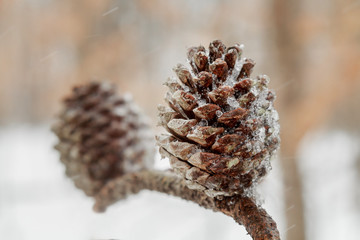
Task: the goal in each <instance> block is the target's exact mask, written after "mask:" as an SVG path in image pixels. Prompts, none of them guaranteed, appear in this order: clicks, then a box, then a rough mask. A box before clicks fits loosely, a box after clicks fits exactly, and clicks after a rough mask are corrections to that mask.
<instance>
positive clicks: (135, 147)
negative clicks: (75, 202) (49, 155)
mask: <svg viewBox="0 0 360 240" xmlns="http://www.w3.org/2000/svg"><path fill="white" fill-rule="evenodd" d="M64 105H65V109H64V111H63V112H62V113H61V114H60V116H59V120H58V122H57V123H56V124H55V125H54V126H53V131H54V132H55V134H56V135H57V136H58V138H59V140H60V141H59V143H58V144H57V145H56V146H55V148H56V149H57V150H58V151H59V152H60V154H61V161H62V162H63V163H64V164H65V167H66V174H67V175H68V176H69V177H71V178H72V179H73V181H74V183H75V185H76V186H77V187H78V188H80V189H82V190H83V191H84V192H85V193H86V194H87V195H89V196H93V195H95V194H96V193H97V192H98V191H99V190H100V188H101V187H102V186H103V185H104V184H105V183H106V182H107V181H109V180H111V179H113V178H115V177H118V176H121V175H122V174H124V173H128V172H133V171H138V170H141V169H144V168H148V167H150V166H151V165H152V163H153V162H152V161H153V147H152V146H153V145H152V144H151V141H152V135H151V132H150V130H149V129H150V128H149V126H148V125H147V123H146V122H145V121H144V117H143V116H142V115H141V114H140V113H139V110H138V108H137V107H136V106H135V105H134V103H133V102H132V101H131V100H130V99H129V97H126V96H117V95H116V94H115V91H114V86H112V85H110V84H107V83H90V84H86V85H83V86H79V87H75V88H74V89H73V92H72V95H71V96H70V97H68V98H66V99H65V100H64Z"/></svg>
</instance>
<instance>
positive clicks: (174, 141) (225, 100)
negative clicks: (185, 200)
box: [157, 40, 280, 197]
mask: <svg viewBox="0 0 360 240" xmlns="http://www.w3.org/2000/svg"><path fill="white" fill-rule="evenodd" d="M241 54H242V46H240V45H235V46H233V47H229V48H226V46H225V45H224V44H223V43H222V42H221V41H219V40H215V41H213V42H211V43H210V46H209V50H206V49H205V48H204V47H203V46H199V47H192V48H190V49H189V50H188V60H189V64H190V67H191V70H189V69H188V68H186V67H185V66H183V65H181V64H178V65H177V66H176V67H175V68H174V72H175V73H176V75H177V78H170V79H168V81H167V82H166V84H165V85H166V86H167V87H168V88H169V91H168V92H167V94H166V98H165V100H166V102H167V105H168V106H159V119H160V120H159V124H160V125H162V126H163V127H164V128H165V129H166V130H167V131H168V133H169V134H163V135H160V136H157V142H158V145H159V146H160V153H161V155H162V156H163V157H167V158H169V160H170V164H171V167H172V169H173V170H174V171H175V172H176V173H178V174H180V175H181V176H182V177H184V178H185V179H186V182H187V184H188V187H189V188H192V189H199V190H205V192H206V193H207V194H208V195H209V196H212V197H213V196H219V195H224V196H231V195H235V194H242V193H244V190H246V189H249V188H250V187H251V186H253V184H254V183H256V182H258V181H259V180H260V179H261V178H262V177H263V176H265V174H266V173H267V171H268V170H269V169H270V168H271V166H270V158H271V156H272V155H273V154H274V152H275V151H276V150H277V148H278V146H279V142H280V139H279V124H278V114H277V112H276V111H275V110H274V108H273V100H274V98H275V95H274V93H273V92H272V91H270V90H269V89H268V83H269V78H268V77H267V76H265V75H261V76H258V77H256V78H250V73H251V71H252V68H253V67H254V65H255V63H254V61H253V60H251V59H247V58H241Z"/></svg>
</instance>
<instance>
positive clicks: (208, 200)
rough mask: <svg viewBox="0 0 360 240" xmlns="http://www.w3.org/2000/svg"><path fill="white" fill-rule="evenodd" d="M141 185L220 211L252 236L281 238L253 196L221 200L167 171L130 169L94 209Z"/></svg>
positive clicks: (98, 199) (105, 190)
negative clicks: (194, 188) (133, 170)
mask: <svg viewBox="0 0 360 240" xmlns="http://www.w3.org/2000/svg"><path fill="white" fill-rule="evenodd" d="M144 189H148V190H152V191H157V192H162V193H166V194H169V195H173V196H177V197H180V198H182V199H185V200H188V201H192V202H195V203H197V204H199V205H200V206H202V207H204V208H207V209H211V210H213V211H216V212H223V213H224V214H226V215H228V216H230V217H232V218H233V219H234V220H235V221H236V222H237V223H239V224H240V225H244V227H245V228H246V230H247V232H248V233H249V234H250V236H251V237H252V238H253V239H254V240H260V239H261V240H264V239H265V240H279V239H280V236H279V231H278V230H277V227H276V223H275V221H274V220H273V219H272V218H271V217H270V216H269V215H268V214H267V212H266V211H265V210H264V209H263V208H261V207H259V206H257V205H256V203H255V202H254V200H253V199H251V198H249V197H245V196H232V197H224V198H223V199H221V200H219V199H216V198H212V197H209V196H207V195H206V194H205V193H204V192H202V191H199V190H192V189H189V188H188V187H187V186H186V184H185V181H184V180H183V179H182V178H180V177H178V176H176V175H175V174H173V173H172V172H167V171H155V170H147V171H140V172H135V173H129V174H126V175H124V176H122V177H119V178H117V179H114V180H112V181H110V182H108V183H107V184H106V185H105V186H104V187H103V188H102V189H101V191H100V192H99V194H98V195H97V196H96V197H95V200H96V203H95V205H94V210H95V211H97V212H103V211H105V210H106V208H107V207H108V206H110V205H111V204H113V203H115V202H117V201H119V200H122V199H125V198H126V197H127V196H129V195H131V194H136V193H138V192H140V191H141V190H144Z"/></svg>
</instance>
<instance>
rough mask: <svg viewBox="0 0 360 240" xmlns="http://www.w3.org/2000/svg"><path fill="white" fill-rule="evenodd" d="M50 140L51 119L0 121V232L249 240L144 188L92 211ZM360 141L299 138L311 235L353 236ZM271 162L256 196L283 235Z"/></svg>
mask: <svg viewBox="0 0 360 240" xmlns="http://www.w3.org/2000/svg"><path fill="white" fill-rule="evenodd" d="M55 142H56V139H55V137H54V136H53V134H52V133H51V132H50V131H49V126H37V127H36V126H30V125H24V126H11V127H7V128H0V192H1V194H0V239H20V240H21V239H26V240H28V239H30V240H32V239H36V240H42V239H49V237H50V238H51V239H55V240H56V239H59V240H60V239H61V240H63V239H70V240H71V239H134V240H137V239H139V240H140V239H157V240H162V239H174V240H180V239H199V240H205V239H210V240H211V239H230V240H231V239H244V240H246V239H251V238H250V237H249V236H248V235H247V234H246V231H245V229H244V228H243V227H241V226H238V225H237V224H236V223H235V222H234V221H233V220H232V219H231V218H229V217H227V216H225V215H223V214H221V213H214V212H212V211H209V210H205V209H202V208H201V207H199V206H197V205H196V204H192V203H189V202H186V201H183V200H181V199H177V198H174V197H170V196H166V195H164V194H160V193H153V192H149V191H143V192H141V193H140V194H138V195H134V196H132V197H130V198H129V199H128V200H126V201H123V202H119V203H117V204H115V205H114V206H112V207H110V208H109V209H108V211H107V212H106V213H104V214H96V213H94V212H93V211H92V204H93V200H92V199H90V198H88V197H86V196H85V195H84V194H83V193H82V192H81V191H79V190H77V189H76V188H75V187H74V186H73V183H72V182H71V180H70V179H68V178H67V177H66V176H65V174H64V167H63V166H62V164H61V163H60V161H59V160H58V154H57V152H56V151H55V150H53V148H52V146H53V145H54V144H55ZM358 146H359V140H358V139H354V138H352V137H351V136H349V135H347V134H345V133H343V132H330V133H328V132H317V133H312V134H309V135H307V136H306V138H305V139H304V140H303V144H302V147H301V149H300V163H301V170H302V174H303V179H304V190H305V198H306V218H307V219H308V222H307V226H308V229H309V232H308V239H309V240H317V239H327V240H338V239H347V240H357V239H358V236H359V235H360V230H359V229H358V226H360V221H359V217H360V212H359V204H358V202H356V194H359V193H358V190H359V189H358V181H359V180H358V176H357V175H356V170H355V168H354V162H355V156H356V155H358V154H359V151H360V150H359V147H358ZM272 165H273V169H272V171H270V173H269V174H268V176H267V177H266V178H265V180H264V181H263V183H261V184H260V185H259V186H258V188H259V190H260V196H261V198H262V200H261V201H260V202H264V205H263V206H264V208H265V209H266V210H267V211H268V212H269V214H270V215H272V216H273V217H274V219H275V220H276V221H277V223H278V227H279V229H280V232H281V234H282V235H284V233H285V232H286V227H285V223H284V217H283V216H284V212H283V210H282V209H283V206H284V201H283V199H284V198H283V184H282V180H281V179H282V172H281V169H280V164H279V162H278V160H277V159H275V160H272ZM155 166H156V167H157V168H159V169H166V168H168V167H169V163H168V161H166V160H160V155H159V154H157V157H156V162H155ZM189 216H191V217H189ZM290 227H292V226H290ZM293 227H296V226H293ZM185 229H186V230H185ZM282 237H283V236H282ZM282 239H285V238H284V237H283V238H282Z"/></svg>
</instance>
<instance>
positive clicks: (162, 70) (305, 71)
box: [0, 0, 360, 240]
mask: <svg viewBox="0 0 360 240" xmlns="http://www.w3.org/2000/svg"><path fill="white" fill-rule="evenodd" d="M214 39H221V40H222V41H223V42H224V43H225V44H226V45H227V46H230V45H233V44H235V43H243V44H244V45H245V51H244V54H243V55H244V56H245V57H249V58H252V59H254V60H255V61H256V67H255V70H254V73H253V76H255V75H257V74H261V73H265V74H267V75H269V76H270V78H271V83H270V86H271V88H273V89H275V91H276V93H277V100H276V107H277V109H278V111H279V114H280V121H281V127H282V128H281V132H282V145H281V151H280V153H279V159H278V160H277V161H278V162H279V166H276V167H277V168H280V170H281V171H278V174H279V175H280V177H279V178H280V179H281V181H282V186H283V187H282V189H283V190H282V191H281V192H282V193H281V194H280V196H279V197H278V198H279V199H281V200H279V201H283V203H284V204H283V205H284V206H283V209H282V210H279V212H278V213H275V215H277V216H282V217H283V218H284V219H286V223H285V220H284V224H282V225H281V224H280V225H281V226H280V229H281V230H282V233H281V234H282V237H283V239H285V238H287V239H289V240H290V239H291V240H301V239H354V240H355V239H358V236H359V234H360V233H359V230H356V229H357V228H358V226H360V149H359V148H360V1H359V0H305V1H297V0H270V1H269V0H243V1H235V0H224V1H221V0H198V1H190V0H170V1H169V0H135V1H130V0H101V1H100V0H76V1H72V0H61V1H55V0H0V140H1V139H3V141H2V142H1V141H0V143H1V144H2V145H3V146H2V147H1V146H0V174H2V172H8V171H9V167H8V166H9V164H11V163H6V161H12V159H5V158H4V156H8V155H11V154H10V153H9V151H10V150H9V148H7V147H6V146H5V145H6V144H10V143H9V142H8V141H7V138H5V136H10V135H11V134H12V133H11V132H9V130H8V129H9V128H10V129H15V130H14V131H16V133H17V134H18V135H19V139H20V138H21V139H23V138H25V137H26V135H27V133H28V131H29V130H27V128H31V127H32V126H34V127H35V126H39V125H41V126H43V125H45V126H48V124H49V123H50V122H51V121H52V119H53V118H54V116H55V114H56V112H58V111H59V108H60V99H62V97H63V96H64V95H65V94H67V93H68V92H69V89H70V87H71V86H73V85H75V84H79V83H83V82H87V81H91V80H94V79H98V80H107V81H111V82H114V83H116V84H117V86H118V88H119V90H120V91H121V92H131V93H132V94H133V96H134V99H135V101H136V102H137V103H138V104H139V105H140V106H141V107H142V108H143V109H144V112H146V113H147V114H148V115H149V117H150V119H151V120H152V123H153V126H154V130H155V131H157V128H156V127H155V126H156V115H157V113H156V106H157V105H158V104H159V103H161V102H162V99H163V96H164V93H165V90H166V89H165V88H164V87H162V85H161V84H162V82H164V81H165V80H166V78H167V77H169V76H172V75H173V73H172V70H171V69H172V67H173V66H175V65H176V64H177V63H180V62H181V63H184V62H185V59H186V49H187V47H190V46H194V45H195V46H197V45H200V44H201V45H204V46H206V47H207V46H208V44H209V42H210V41H212V40H214ZM23 124H26V126H27V127H25V128H24V127H22V128H21V129H22V130H24V132H23V133H22V132H19V130H18V129H17V130H16V128H17V127H15V128H14V127H13V126H20V125H21V126H23ZM22 134H23V135H22ZM45 135H46V134H45ZM46 136H47V135H46ZM13 141H17V139H16V138H13ZM29 141H31V140H30V139H29ZM13 149H14V150H15V151H16V149H17V148H16V147H14V148H13ZM1 151H3V153H1ZM6 151H7V152H8V153H9V154H8V155H6V154H5V153H4V152H6ZM27 157H28V160H29V159H31V156H27ZM19 164H21V163H20V162H19ZM9 179H10V178H9ZM9 179H7V178H5V177H3V179H2V180H1V181H2V183H1V184H0V189H1V188H3V191H2V192H5V193H6V192H7V193H9V194H10V191H6V186H7V184H10V183H9V181H10V180H9ZM6 181H8V182H6ZM265 181H266V180H265ZM8 186H10V185H8ZM267 187H268V188H269V187H270V188H271V185H268V186H267ZM4 189H5V190H4ZM267 191H268V192H271V189H270V190H267ZM15 198H16V196H15ZM6 199H9V198H7V197H6V196H5V197H4V195H3V196H1V194H0V210H1V209H2V208H1V204H3V206H7V205H6V201H5V200H6ZM265 200H266V197H265ZM4 204H5V205H4ZM50 211H51V209H50ZM110 211H111V209H110ZM0 215H1V212H0ZM276 220H277V219H276ZM4 221H5V220H4ZM4 221H3V222H2V221H0V224H1V223H4ZM280 222H281V221H280ZM0 229H1V225H0ZM19 231H21V229H19ZM0 232H1V231H0ZM53 234H55V233H53ZM0 235H1V233H0ZM4 236H5V235H4ZM239 237H241V236H239ZM149 238H150V239H152V238H151V237H149ZM10 239H11V238H10Z"/></svg>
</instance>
